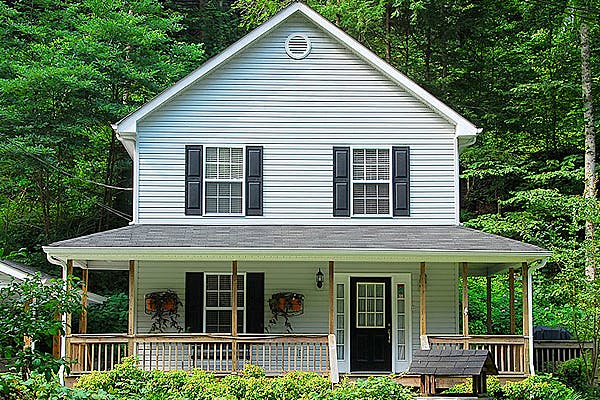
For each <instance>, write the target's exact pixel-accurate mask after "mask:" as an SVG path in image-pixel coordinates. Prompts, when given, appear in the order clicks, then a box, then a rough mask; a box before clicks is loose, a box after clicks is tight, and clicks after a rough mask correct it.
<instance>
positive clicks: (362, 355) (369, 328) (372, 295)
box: [350, 278, 392, 372]
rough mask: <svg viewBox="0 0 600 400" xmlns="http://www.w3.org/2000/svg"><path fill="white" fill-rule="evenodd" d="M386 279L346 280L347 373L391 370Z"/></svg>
mask: <svg viewBox="0 0 600 400" xmlns="http://www.w3.org/2000/svg"><path fill="white" fill-rule="evenodd" d="M390 293H391V279H390V278H350V369H351V370H352V371H353V372H354V371H391V370H392V336H391V335H392V318H391V315H392V303H391V298H390V297H391V296H390Z"/></svg>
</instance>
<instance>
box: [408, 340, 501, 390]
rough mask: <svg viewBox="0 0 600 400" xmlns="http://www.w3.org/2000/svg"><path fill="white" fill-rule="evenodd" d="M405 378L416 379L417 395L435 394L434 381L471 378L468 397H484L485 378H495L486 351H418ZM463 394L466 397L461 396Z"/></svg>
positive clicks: (491, 363)
mask: <svg viewBox="0 0 600 400" xmlns="http://www.w3.org/2000/svg"><path fill="white" fill-rule="evenodd" d="M407 374H411V375H420V377H421V393H422V394H424V395H425V396H431V395H435V394H436V378H437V377H460V378H469V377H470V378H473V387H472V394H473V395H474V396H481V395H486V394H487V382H486V379H487V376H488V375H498V369H497V368H496V365H495V364H494V361H493V360H492V357H491V354H490V352H489V351H488V350H450V349H448V350H437V349H436V350H418V351H416V352H415V353H414V354H413V359H412V362H411V364H410V368H409V369H408V372H407ZM465 394H466V393H465Z"/></svg>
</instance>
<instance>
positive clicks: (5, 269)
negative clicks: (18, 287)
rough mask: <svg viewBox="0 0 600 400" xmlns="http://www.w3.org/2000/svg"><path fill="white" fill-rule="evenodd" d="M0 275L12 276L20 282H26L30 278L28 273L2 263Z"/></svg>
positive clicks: (0, 264)
mask: <svg viewBox="0 0 600 400" xmlns="http://www.w3.org/2000/svg"><path fill="white" fill-rule="evenodd" d="M0 273H3V274H6V275H8V276H11V277H13V278H15V279H17V280H19V281H22V280H25V279H27V278H29V276H30V275H29V274H28V273H25V272H23V271H19V270H18V269H15V268H12V267H11V266H9V265H6V264H4V263H0Z"/></svg>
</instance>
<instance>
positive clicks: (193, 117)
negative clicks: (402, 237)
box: [136, 16, 457, 224]
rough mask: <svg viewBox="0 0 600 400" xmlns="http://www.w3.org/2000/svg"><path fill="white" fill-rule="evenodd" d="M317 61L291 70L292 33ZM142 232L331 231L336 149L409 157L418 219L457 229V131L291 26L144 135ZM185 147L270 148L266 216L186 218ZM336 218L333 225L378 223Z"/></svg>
mask: <svg viewBox="0 0 600 400" xmlns="http://www.w3.org/2000/svg"><path fill="white" fill-rule="evenodd" d="M294 32H303V33H307V35H308V36H309V38H310V39H311V40H312V45H313V50H312V53H311V54H310V55H309V56H308V58H306V59H303V60H292V59H290V58H289V57H288V56H287V55H286V54H285V50H284V42H285V39H286V37H287V36H288V35H289V34H290V33H294ZM137 135H138V136H137V137H138V142H137V147H138V151H139V165H138V166H137V167H138V171H139V186H138V188H137V190H138V192H137V193H136V196H137V198H138V199H139V200H138V207H137V210H136V216H137V218H138V220H137V221H136V222H139V223H173V224H189V223H202V221H209V222H210V223H228V224H232V223H249V222H250V223H288V224H290V223H291V224H293V223H311V224H319V223H320V224H325V223H331V222H332V220H334V219H333V215H332V201H333V200H332V199H333V197H332V165H333V161H332V153H333V149H332V148H333V146H391V145H403V146H410V148H411V159H410V161H411V200H410V205H411V216H410V217H402V218H394V219H391V218H388V219H381V218H380V219H377V223H378V224H387V223H401V224H455V223H456V221H457V219H456V217H457V216H456V198H455V191H456V190H457V188H456V187H455V185H456V180H455V174H456V173H457V171H456V162H455V161H456V160H455V137H454V126H453V125H451V124H450V123H448V122H447V121H446V120H445V119H443V118H441V117H440V116H439V115H438V114H436V113H434V112H433V111H431V110H430V109H429V108H427V107H426V106H424V105H423V104H422V103H421V102H419V101H418V100H416V99H415V98H414V97H413V96H411V95H410V94H409V93H407V92H406V91H403V90H401V89H400V88H399V87H398V86H397V85H395V84H393V83H392V82H390V81H389V80H388V79H387V78H386V77H384V76H383V75H381V74H380V73H378V72H376V71H374V70H373V69H372V68H371V67H370V66H369V65H368V64H367V63H365V62H364V61H362V60H361V59H360V58H359V57H357V56H356V55H355V54H353V53H352V52H351V51H350V50H348V49H346V48H345V47H343V46H342V45H340V44H339V43H338V42H337V41H335V40H334V39H332V38H331V37H329V36H327V35H326V34H325V33H323V32H322V31H321V30H320V29H319V28H317V27H316V26H314V25H312V23H310V22H308V21H307V20H306V19H305V18H303V17H300V16H296V17H293V18H291V19H290V20H288V21H287V22H285V23H284V24H283V26H281V27H279V28H277V29H275V30H274V31H273V32H271V33H269V34H268V35H266V36H265V37H264V38H263V39H261V40H259V41H258V42H257V43H255V44H254V45H252V46H251V47H250V48H249V49H247V50H245V51H244V52H243V53H241V54H240V55H238V56H237V57H235V58H234V59H232V60H230V61H229V62H228V63H226V64H225V65H224V66H222V67H221V68H219V69H218V70H216V71H215V72H213V73H212V74H210V75H209V76H207V77H205V78H204V79H202V80H201V81H200V82H198V83H197V84H195V85H193V86H192V87H190V88H189V89H188V90H186V91H185V92H184V93H182V94H180V95H179V96H177V97H176V98H174V99H173V100H171V101H170V102H168V103H166V104H165V105H164V106H162V107H161V108H160V109H158V110H156V111H155V112H153V113H151V114H150V115H149V116H147V117H146V118H145V119H143V120H142V121H140V122H139V123H138V134H137ZM188 144H203V145H211V144H236V145H262V146H264V216H263V217H252V218H214V217H209V218H207V217H197V216H185V214H184V160H185V155H184V148H185V145H188ZM372 221H373V220H372V219H365V218H353V219H340V218H335V222H336V223H358V224H361V223H362V224H368V223H373V222H372Z"/></svg>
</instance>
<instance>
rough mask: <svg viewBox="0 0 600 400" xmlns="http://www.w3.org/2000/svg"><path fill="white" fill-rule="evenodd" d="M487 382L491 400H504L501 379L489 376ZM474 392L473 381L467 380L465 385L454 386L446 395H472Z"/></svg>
mask: <svg viewBox="0 0 600 400" xmlns="http://www.w3.org/2000/svg"><path fill="white" fill-rule="evenodd" d="M486 382H487V390H488V396H489V397H490V399H492V400H502V399H503V392H502V383H500V379H498V378H496V377H495V376H488V377H487V380H486ZM472 390H473V379H472V378H467V379H466V380H465V383H460V384H458V385H454V386H452V387H451V388H450V389H448V390H446V391H445V392H444V393H451V394H457V393H471V391H472Z"/></svg>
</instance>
